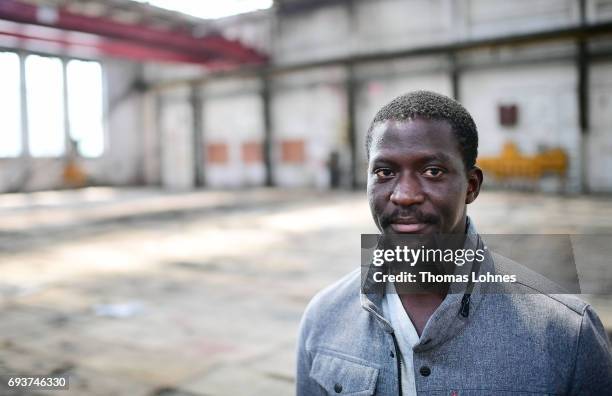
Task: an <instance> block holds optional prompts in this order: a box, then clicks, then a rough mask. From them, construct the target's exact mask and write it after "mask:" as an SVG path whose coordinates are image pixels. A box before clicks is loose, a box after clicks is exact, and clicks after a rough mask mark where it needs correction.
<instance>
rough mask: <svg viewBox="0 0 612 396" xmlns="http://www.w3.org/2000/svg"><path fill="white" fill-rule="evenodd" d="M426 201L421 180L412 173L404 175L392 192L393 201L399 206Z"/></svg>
mask: <svg viewBox="0 0 612 396" xmlns="http://www.w3.org/2000/svg"><path fill="white" fill-rule="evenodd" d="M424 201H425V195H424V194H423V189H422V188H421V184H420V183H419V181H418V180H416V179H415V178H414V177H412V176H410V175H402V177H401V178H400V179H399V180H398V181H397V184H396V185H395V188H394V189H393V192H392V193H391V202H393V203H394V204H395V205H397V206H411V205H415V204H421V203H423V202H424Z"/></svg>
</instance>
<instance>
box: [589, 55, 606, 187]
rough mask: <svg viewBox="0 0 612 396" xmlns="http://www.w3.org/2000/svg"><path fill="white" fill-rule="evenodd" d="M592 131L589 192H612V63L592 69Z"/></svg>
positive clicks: (597, 64)
mask: <svg viewBox="0 0 612 396" xmlns="http://www.w3.org/2000/svg"><path fill="white" fill-rule="evenodd" d="M589 89H590V96H589V105H590V110H591V111H590V121H591V125H590V127H591V128H590V130H589V131H588V134H587V136H585V138H586V139H587V140H586V141H587V142H588V143H587V163H586V166H587V171H588V179H587V183H588V189H589V190H590V191H595V192H603V191H607V192H610V191H612V173H611V172H610V170H611V169H612V62H605V63H596V64H593V65H592V66H591V70H590V88H589Z"/></svg>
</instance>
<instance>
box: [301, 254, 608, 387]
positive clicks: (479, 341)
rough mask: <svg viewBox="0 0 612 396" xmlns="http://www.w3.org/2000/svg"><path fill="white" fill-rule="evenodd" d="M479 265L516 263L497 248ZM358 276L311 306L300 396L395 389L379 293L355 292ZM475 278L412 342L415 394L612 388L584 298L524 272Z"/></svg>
mask: <svg viewBox="0 0 612 396" xmlns="http://www.w3.org/2000/svg"><path fill="white" fill-rule="evenodd" d="M482 264H483V265H482V266H481V269H480V271H481V272H482V271H485V270H487V271H494V272H497V273H503V272H506V271H505V270H503V268H508V266H510V268H513V266H515V265H518V264H516V263H513V262H511V261H510V260H508V259H505V258H503V257H501V256H495V257H494V258H490V259H489V260H486V261H485V262H483V263H482ZM500 268H501V269H500ZM510 272H513V273H517V271H512V270H511V271H510ZM518 272H520V271H518ZM360 280H361V274H360V271H359V270H356V271H353V272H351V273H350V274H348V275H347V276H345V277H344V278H343V279H341V280H339V281H338V282H336V283H335V284H333V285H331V286H329V287H328V288H326V289H325V290H323V291H321V292H320V293H318V294H317V295H316V296H315V297H314V298H313V300H312V301H311V302H310V304H309V305H308V307H307V309H306V311H305V313H304V316H303V318H302V324H301V328H300V336H299V341H298V355H297V394H298V395H304V396H306V395H308V396H312V395H328V394H331V395H334V394H343V395H345V394H346V395H401V389H400V387H399V384H400V383H401V381H400V378H399V375H400V374H399V373H400V372H401V370H400V366H399V365H400V364H401V361H400V359H398V356H399V350H398V347H397V342H396V340H395V335H394V334H393V329H392V327H391V325H390V324H389V322H388V321H387V320H386V319H385V318H384V317H383V315H382V308H381V302H382V297H383V296H382V294H368V295H364V294H361V293H360ZM481 285H482V284H477V286H476V287H474V289H473V290H472V293H471V296H470V297H469V298H467V299H466V296H465V294H461V293H453V294H448V295H447V296H446V298H445V299H444V301H443V302H442V304H441V305H440V307H439V308H438V309H437V310H436V311H435V312H434V314H433V316H432V317H431V318H430V319H429V321H428V323H427V325H426V327H425V329H424V330H423V334H422V335H421V337H420V340H419V343H418V344H416V345H415V347H414V348H413V351H414V371H415V372H414V376H415V383H416V389H417V392H418V394H420V395H453V396H465V395H497V396H500V395H514V396H516V395H522V396H524V395H612V355H611V350H610V344H609V340H608V338H607V336H606V333H605V331H604V329H603V326H602V324H601V321H600V320H599V318H598V317H597V315H596V313H595V312H594V311H593V309H592V307H591V306H589V305H588V304H586V303H584V302H583V301H581V300H579V299H578V298H576V297H573V296H571V295H561V294H551V295H546V294H542V293H539V291H541V290H542V289H541V288H539V285H538V281H537V280H533V279H529V277H519V281H518V282H517V283H515V284H512V286H511V287H514V288H516V289H515V290H513V291H512V292H511V293H510V292H502V293H487V291H486V287H487V286H486V285H485V286H481ZM466 314H467V315H466Z"/></svg>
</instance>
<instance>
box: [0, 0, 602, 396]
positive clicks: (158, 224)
mask: <svg viewBox="0 0 612 396" xmlns="http://www.w3.org/2000/svg"><path fill="white" fill-rule="evenodd" d="M0 87H1V89H0V120H1V124H2V126H1V127H0V214H1V218H2V221H1V222H0V314H1V316H2V320H0V377H2V376H3V375H5V374H7V373H13V374H18V375H24V376H25V375H55V374H67V375H69V376H70V388H69V390H67V391H66V390H61V391H44V392H43V391H40V392H38V391H36V390H28V391H24V390H20V391H19V392H21V393H6V394H8V395H13V394H15V395H23V394H27V395H42V394H57V395H65V394H70V395H72V394H74V395H119V396H122V395H126V396H127V395H130V396H139V395H142V396H204V395H235V396H240V395H291V394H293V393H294V387H295V358H296V356H295V348H296V342H297V336H298V328H299V323H300V318H301V316H302V313H303V312H304V309H305V307H306V305H307V304H308V302H309V301H310V299H311V298H312V297H313V296H314V295H315V294H316V292H317V291H319V290H321V289H322V288H324V287H325V286H327V285H329V284H331V283H332V282H334V281H335V280H336V279H338V278H339V277H341V276H342V275H344V274H346V273H348V272H350V271H351V270H352V269H354V268H357V267H358V266H359V262H360V257H361V251H360V235H361V234H368V233H376V232H378V231H377V228H376V226H375V224H374V222H373V221H372V218H371V214H370V209H369V207H368V202H367V197H366V193H365V190H366V181H367V166H368V163H367V158H366V151H365V138H366V133H367V131H368V128H369V126H370V123H371V122H372V119H373V117H374V115H375V114H376V112H377V111H378V109H380V108H381V107H382V106H383V105H385V104H386V103H388V102H389V101H391V100H392V99H393V98H395V97H397V96H399V95H401V94H404V93H407V92H410V91H415V90H429V91H435V92H438V93H441V94H444V95H447V96H449V97H452V98H454V99H456V100H458V101H459V102H460V103H461V104H463V106H465V108H466V109H467V110H468V111H469V112H470V113H471V114H472V116H473V118H474V120H475V122H476V124H477V126H478V132H479V148H478V160H477V165H478V166H479V167H480V168H481V169H482V170H483V172H484V184H483V188H482V191H481V194H480V197H479V198H478V200H477V201H476V202H475V203H473V204H472V205H470V206H469V207H468V214H469V216H470V218H471V219H472V220H473V221H474V223H475V224H476V226H477V229H478V231H479V232H480V233H482V234H512V235H519V234H555V235H568V236H571V235H595V236H602V235H603V236H605V235H608V236H609V235H611V234H612V199H611V197H612V0H514V1H508V0H376V1H374V0H223V1H214V0H0ZM611 246H612V243H609V244H608V246H607V249H608V251H609V253H610V254H612V251H610V247H611ZM576 254H577V253H576ZM606 257H609V256H606ZM601 260H604V261H606V263H609V259H606V258H605V257H604V258H603V259H601V258H600V261H601ZM606 265H607V264H606ZM610 278H612V277H610ZM581 298H583V299H585V300H587V301H588V302H589V303H591V304H592V305H593V306H594V307H595V309H596V310H597V312H598V314H599V315H600V317H601V319H602V322H603V324H604V326H605V327H606V330H607V331H608V334H612V281H609V283H607V289H605V290H603V292H601V291H600V292H599V293H592V294H589V293H583V295H582V296H581ZM2 392H15V391H14V390H3V388H1V387H0V394H4V393H2ZM23 392H25V393H23ZM37 392H38V393H37Z"/></svg>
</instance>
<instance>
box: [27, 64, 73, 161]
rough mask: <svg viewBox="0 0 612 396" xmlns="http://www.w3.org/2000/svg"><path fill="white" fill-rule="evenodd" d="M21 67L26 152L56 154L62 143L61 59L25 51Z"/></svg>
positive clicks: (62, 147)
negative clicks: (26, 114)
mask: <svg viewBox="0 0 612 396" xmlns="http://www.w3.org/2000/svg"><path fill="white" fill-rule="evenodd" d="M25 70H26V89H27V102H28V104H27V106H28V146H29V148H30V154H31V155H32V156H33V157H59V156H61V155H62V154H63V153H64V151H65V144H66V143H65V142H66V139H65V132H64V131H65V129H64V101H63V98H64V89H63V88H64V82H63V68H62V61H61V60H60V59H59V58H51V57H44V56H38V55H28V57H27V58H26V61H25Z"/></svg>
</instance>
